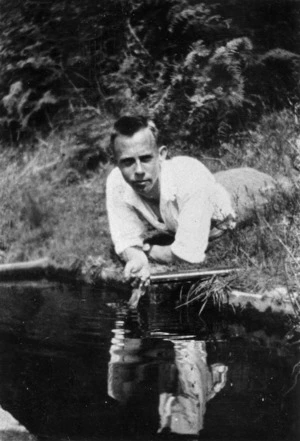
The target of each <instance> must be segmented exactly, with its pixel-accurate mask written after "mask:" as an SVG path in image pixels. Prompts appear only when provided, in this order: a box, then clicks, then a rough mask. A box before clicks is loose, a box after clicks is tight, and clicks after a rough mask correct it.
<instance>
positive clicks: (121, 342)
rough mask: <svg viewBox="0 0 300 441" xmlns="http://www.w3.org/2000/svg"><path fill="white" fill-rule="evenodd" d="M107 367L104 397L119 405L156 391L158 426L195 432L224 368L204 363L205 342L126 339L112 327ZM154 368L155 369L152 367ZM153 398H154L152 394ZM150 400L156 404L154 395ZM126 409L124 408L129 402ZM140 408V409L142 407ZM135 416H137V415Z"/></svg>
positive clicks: (222, 382) (220, 385)
mask: <svg viewBox="0 0 300 441" xmlns="http://www.w3.org/2000/svg"><path fill="white" fill-rule="evenodd" d="M114 333H115V336H114V337H113V339H112V344H111V348H110V355H111V359H110V362H109V367H108V395H109V396H111V397H112V398H114V399H116V400H117V401H119V402H120V403H122V404H126V405H128V404H130V402H132V401H133V402H134V401H135V402H136V401H139V400H141V401H142V402H143V400H144V405H149V402H148V403H147V402H146V401H147V398H148V397H147V393H145V391H146V392H147V390H148V391H150V390H151V391H152V393H153V392H156V393H157V395H159V408H158V411H159V418H160V423H159V429H158V432H162V431H164V430H168V431H171V432H174V433H178V434H189V435H196V434H198V433H199V431H200V430H201V429H202V428H203V419H204V414H205V410H206V403H207V401H208V400H210V399H211V398H213V397H214V396H215V394H216V393H217V392H219V391H220V390H221V389H222V388H223V387H224V385H225V383H226V373H227V367H226V366H224V365H222V364H214V365H212V366H211V367H208V365H207V359H206V357H207V354H206V348H205V342H203V341H195V340H182V339H181V340H175V341H172V343H173V346H171V345H170V341H164V340H152V346H151V343H150V342H149V341H148V342H146V345H144V343H145V340H142V339H140V338H128V337H126V332H125V331H124V330H122V329H116V330H114ZM154 366H155V367H156V369H155V370H154V369H153V367H154ZM156 398H157V397H156ZM152 399H153V402H157V401H156V399H155V396H152ZM127 407H128V406H127ZM142 408H143V406H140V407H139V409H140V411H142ZM138 417H139V415H137V418H138Z"/></svg>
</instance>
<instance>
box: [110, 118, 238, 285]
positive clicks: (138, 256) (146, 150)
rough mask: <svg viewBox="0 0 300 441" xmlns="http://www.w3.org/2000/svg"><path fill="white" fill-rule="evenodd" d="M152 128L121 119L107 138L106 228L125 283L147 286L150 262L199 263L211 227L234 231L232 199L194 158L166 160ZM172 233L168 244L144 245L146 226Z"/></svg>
mask: <svg viewBox="0 0 300 441" xmlns="http://www.w3.org/2000/svg"><path fill="white" fill-rule="evenodd" d="M157 135H158V133H157V129H156V126H155V124H154V123H153V122H152V121H150V120H148V119H147V118H145V117H143V116H137V117H132V116H124V117H122V118H120V119H119V120H118V121H117V122H116V123H115V126H114V132H113V134H112V136H111V145H112V149H113V154H114V159H115V163H116V166H117V167H116V168H114V169H113V170H112V172H111V173H110V175H109V176H108V179H107V187H106V197H107V212H108V219H109V226H110V231H111V236H112V240H113V243H114V245H115V250H116V253H117V254H118V255H120V256H121V257H122V258H123V260H125V262H126V265H125V269H124V275H125V278H126V279H136V280H138V281H141V282H142V283H147V281H148V280H149V277H150V267H149V261H148V258H150V259H151V260H154V261H156V262H160V263H164V264H168V263H174V262H176V261H178V262H180V261H183V262H190V263H200V262H203V260H204V258H205V251H206V248H207V245H208V241H209V235H210V229H211V226H212V225H215V226H217V227H219V228H220V229H226V228H228V227H229V228H233V227H234V226H235V222H234V217H235V214H234V211H233V208H232V205H231V200H230V196H229V194H228V193H227V191H226V190H225V188H223V187H222V186H221V185H220V184H218V183H217V182H216V181H215V178H214V177H213V175H212V174H211V173H210V172H209V171H208V169H207V168H206V167H205V166H204V165H203V164H202V163H201V162H200V161H197V160H196V159H193V158H190V157H186V156H178V157H174V158H172V159H167V148H166V147H165V146H160V147H158V145H157ZM147 223H148V224H150V225H152V226H153V227H154V228H155V229H156V230H158V231H160V232H164V233H172V234H175V239H174V242H173V243H172V244H171V245H165V246H162V245H153V246H152V247H150V246H149V244H145V243H144V236H145V232H146V230H147V226H146V224H147Z"/></svg>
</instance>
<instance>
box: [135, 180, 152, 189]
mask: <svg viewBox="0 0 300 441" xmlns="http://www.w3.org/2000/svg"><path fill="white" fill-rule="evenodd" d="M149 183H150V180H149V179H143V180H141V181H134V182H133V183H132V185H133V187H136V188H140V189H141V188H145V187H146V186H147V185H148V184H149Z"/></svg>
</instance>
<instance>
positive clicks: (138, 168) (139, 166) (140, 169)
mask: <svg viewBox="0 0 300 441" xmlns="http://www.w3.org/2000/svg"><path fill="white" fill-rule="evenodd" d="M135 173H136V174H137V175H141V174H144V169H143V166H142V163H141V161H139V160H138V161H136V166H135Z"/></svg>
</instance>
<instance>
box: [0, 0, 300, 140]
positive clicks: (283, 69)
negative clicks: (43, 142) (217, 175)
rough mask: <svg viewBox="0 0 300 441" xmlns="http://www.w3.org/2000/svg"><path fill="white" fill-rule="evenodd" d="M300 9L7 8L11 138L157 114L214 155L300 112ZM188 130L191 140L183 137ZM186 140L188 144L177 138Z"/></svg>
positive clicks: (169, 3)
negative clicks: (221, 146) (81, 120)
mask: <svg viewBox="0 0 300 441" xmlns="http://www.w3.org/2000/svg"><path fill="white" fill-rule="evenodd" d="M297 6H298V0H280V1H279V0H277V1H274V2H270V1H269V0H260V1H258V0H224V1H223V2H220V3H217V2H214V1H213V0H205V1H199V0H164V1H159V0H128V1H127V2H123V1H122V0H111V1H109V2H99V1H98V0H88V1H86V2H82V1H80V0H70V1H64V2H61V1H58V0H50V1H48V2H39V1H38V0H24V1H23V2H21V1H20V0H12V1H11V2H6V1H5V0H0V17H1V18H0V31H1V35H2V40H1V47H0V61H1V68H0V127H1V128H2V129H3V128H4V129H6V130H4V131H3V130H2V132H5V133H6V134H7V136H12V137H14V138H18V137H19V136H20V135H21V134H22V133H25V132H26V131H28V129H30V127H40V126H41V125H43V124H45V123H46V124H49V123H50V122H51V118H52V115H54V114H55V113H56V112H57V111H59V110H61V109H67V110H68V111H71V113H72V112H73V110H74V109H78V108H93V107H94V108H97V112H98V114H99V113H101V112H106V111H109V112H111V113H113V114H114V115H115V116H118V115H119V114H120V113H124V112H133V111H135V112H137V111H139V112H145V113H148V114H150V115H152V116H153V117H155V118H157V121H159V122H160V124H161V125H162V126H163V127H164V129H165V130H164V131H165V133H166V136H167V137H168V138H169V139H170V140H172V141H174V140H175V139H176V138H178V136H179V137H181V138H182V139H186V140H187V141H188V142H196V143H199V142H200V143H202V145H206V144H208V143H211V142H213V141H218V140H220V139H224V138H226V136H227V134H228V133H229V132H230V131H232V130H233V129H239V128H240V127H242V126H243V125H244V124H245V123H246V122H247V121H249V119H250V120H251V119H254V118H257V117H258V116H259V115H260V114H261V113H262V112H263V111H265V110H266V109H275V108H282V107H286V106H295V105H297V103H298V101H299V56H298V55H297V54H296V53H295V51H296V48H297V36H298V37H300V36H299V28H300V26H299V23H300V17H299V15H300V13H299V8H298V7H297ZM178 127H179V131H178ZM174 133H176V136H174Z"/></svg>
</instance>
